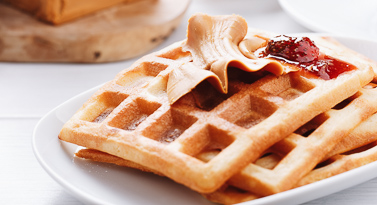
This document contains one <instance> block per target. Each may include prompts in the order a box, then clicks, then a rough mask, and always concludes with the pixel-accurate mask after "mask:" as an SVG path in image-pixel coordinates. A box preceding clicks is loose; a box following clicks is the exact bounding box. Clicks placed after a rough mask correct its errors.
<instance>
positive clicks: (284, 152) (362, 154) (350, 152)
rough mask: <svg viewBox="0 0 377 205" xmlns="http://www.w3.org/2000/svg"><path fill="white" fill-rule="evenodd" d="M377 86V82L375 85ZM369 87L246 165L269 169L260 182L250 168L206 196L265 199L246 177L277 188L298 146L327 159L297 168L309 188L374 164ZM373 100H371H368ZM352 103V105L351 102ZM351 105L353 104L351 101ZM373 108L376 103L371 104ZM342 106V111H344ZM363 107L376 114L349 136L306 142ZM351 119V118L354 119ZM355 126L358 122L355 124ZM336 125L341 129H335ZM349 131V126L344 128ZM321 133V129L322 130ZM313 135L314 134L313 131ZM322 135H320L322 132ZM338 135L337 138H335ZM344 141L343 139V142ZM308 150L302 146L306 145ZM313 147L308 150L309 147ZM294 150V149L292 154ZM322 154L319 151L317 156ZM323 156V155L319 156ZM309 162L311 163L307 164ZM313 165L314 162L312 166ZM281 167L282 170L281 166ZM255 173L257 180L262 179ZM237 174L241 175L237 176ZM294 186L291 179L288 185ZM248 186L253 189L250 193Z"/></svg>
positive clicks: (94, 154) (95, 156) (299, 182)
mask: <svg viewBox="0 0 377 205" xmlns="http://www.w3.org/2000/svg"><path fill="white" fill-rule="evenodd" d="M374 87H376V86H375V85H373V88H374ZM369 89H371V88H368V89H362V90H361V91H359V92H358V93H357V94H356V95H354V96H352V97H351V98H349V99H347V100H345V101H344V102H342V103H340V104H339V105H337V106H336V107H334V108H333V109H331V110H330V111H326V112H325V113H322V114H320V115H318V116H317V117H315V118H314V119H313V120H311V121H310V122H308V123H306V124H305V125H304V126H302V127H300V128H299V129H298V130H296V131H295V133H293V134H291V135H289V136H288V137H286V138H284V139H283V140H281V141H280V142H278V143H276V144H275V145H273V146H272V147H271V148H269V149H268V150H267V151H266V152H265V154H264V155H263V156H262V157H260V158H259V159H258V160H256V161H255V162H254V163H253V164H251V165H249V166H248V167H246V168H245V169H244V170H243V171H241V173H242V172H247V171H248V170H246V169H255V170H259V175H260V174H261V173H263V175H264V176H263V177H262V176H259V177H258V176H256V177H258V180H260V181H256V180H255V179H253V178H251V179H250V177H253V175H254V174H255V173H258V172H250V174H249V175H247V176H240V175H237V174H236V175H235V177H233V178H231V179H230V180H229V182H228V183H229V184H228V185H224V186H223V187H222V188H220V189H219V190H217V191H216V192H214V193H210V194H203V195H204V197H206V198H208V199H209V200H211V201H215V202H219V203H223V204H231V203H239V202H244V201H249V200H253V199H257V198H260V197H262V196H264V195H265V194H264V193H262V194H257V193H260V192H259V189H260V187H258V188H255V187H254V188H253V190H254V191H250V188H249V189H247V188H246V189H242V185H240V184H244V183H243V181H248V182H249V183H257V184H258V183H264V184H262V185H259V186H262V187H263V186H267V185H271V183H270V184H268V182H265V181H263V180H264V179H266V178H269V179H271V178H272V179H273V178H274V177H275V179H273V182H272V186H277V184H278V183H279V181H281V180H282V179H283V178H284V177H287V176H288V174H287V173H289V172H280V171H281V170H279V169H282V167H286V166H290V167H292V165H293V163H290V164H284V165H282V164H283V163H281V164H280V165H279V166H280V168H277V165H278V164H279V163H280V162H281V161H282V159H284V158H285V157H287V158H289V157H292V155H293V154H290V155H291V156H288V153H291V152H292V150H294V149H295V148H296V147H299V146H305V145H306V146H307V145H310V146H311V148H312V149H320V150H323V153H322V156H325V157H323V158H322V159H321V160H319V159H318V160H317V161H311V163H312V164H314V165H315V167H314V168H311V167H307V169H308V170H310V172H309V173H308V174H305V172H304V170H303V169H297V168H295V169H296V171H297V170H299V172H300V174H301V175H303V177H301V176H300V174H297V173H294V177H292V176H291V178H290V180H289V181H290V183H291V185H292V184H293V185H292V187H291V188H294V187H298V186H303V185H306V184H310V183H313V182H316V181H319V180H322V179H325V178H329V177H331V176H334V175H337V174H340V173H343V172H346V171H348V170H352V169H354V168H357V167H360V166H362V165H365V164H368V163H370V162H373V161H376V160H377V128H376V127H375V126H374V125H375V123H377V113H375V112H376V110H377V106H375V105H376V103H377V97H376V96H377V90H375V88H374V89H373V90H369ZM366 99H368V100H366ZM350 102H352V103H350ZM348 104H350V105H348ZM346 105H348V106H347V109H344V108H345V106H346ZM371 106H372V107H371ZM340 108H342V109H340ZM357 109H361V110H360V111H359V112H357V113H355V115H356V116H357V117H358V116H362V118H365V117H367V116H368V115H370V113H374V114H373V115H372V116H370V117H369V118H367V119H366V120H363V119H362V118H360V121H362V122H361V123H360V124H358V123H357V121H356V123H355V124H358V126H357V127H356V128H355V129H352V131H351V132H350V133H349V134H348V135H347V136H343V135H344V134H345V132H344V134H340V135H338V134H336V135H335V136H331V135H329V136H331V138H332V140H331V142H329V141H323V137H324V136H323V135H322V136H321V138H322V139H321V140H318V139H316V141H317V142H316V143H315V144H313V143H310V142H309V143H308V142H305V141H308V140H309V138H311V139H310V140H314V139H315V137H316V135H315V133H314V131H315V130H317V129H318V128H319V127H320V125H322V124H324V122H325V121H326V123H329V122H330V123H331V121H330V120H329V119H330V118H332V122H334V119H336V121H335V122H337V124H339V122H341V120H339V117H341V118H342V120H343V121H347V120H348V121H351V120H353V119H355V116H354V115H348V113H349V112H350V110H357ZM340 110H342V111H340ZM364 112H367V113H368V114H366V115H360V113H364ZM344 113H346V116H344ZM350 119H351V120H350ZM331 126H334V127H336V125H333V123H331ZM351 127H352V126H351ZM335 129H336V128H335ZM343 129H346V128H345V127H343ZM316 132H317V133H318V132H319V131H316ZM309 133H311V134H309ZM317 137H318V135H317ZM334 137H335V138H338V140H336V139H335V138H334ZM339 139H340V140H339ZM318 141H323V142H322V143H325V145H326V149H327V150H330V151H325V150H326V149H324V148H320V147H318V145H316V144H319V143H318ZM336 141H338V143H336V145H335V146H333V145H331V143H335V142H336ZM301 149H302V148H301ZM306 150H307V149H306ZM305 152H306V151H303V152H301V153H300V156H301V155H304V154H305ZM292 153H293V152H292ZM216 154H217V153H216V151H214V152H207V153H203V154H201V155H199V156H198V158H199V159H201V160H203V161H209V160H211V159H212V158H213V157H214V156H216ZM76 155H77V156H78V157H81V158H85V159H90V160H94V161H99V162H107V163H115V164H118V165H120V166H126V167H132V168H136V169H140V170H142V171H145V172H152V173H155V174H158V175H161V173H158V172H156V171H154V170H151V169H148V168H146V167H142V166H140V165H137V164H136V165H135V164H134V163H132V162H130V161H127V160H124V159H122V158H117V157H115V156H112V155H109V154H107V153H103V152H99V151H97V150H93V149H81V150H79V151H78V152H77V153H76ZM300 156H298V157H297V156H294V157H295V158H300ZM317 156H318V154H317ZM319 157H320V156H319ZM306 166H308V165H307V164H306ZM312 166H313V165H312ZM275 168H276V169H275ZM271 170H274V172H275V173H272V171H271ZM256 177H255V178H256ZM234 178H236V179H234ZM237 178H240V179H238V180H241V182H238V181H237ZM286 184H288V183H286ZM246 190H248V191H246Z"/></svg>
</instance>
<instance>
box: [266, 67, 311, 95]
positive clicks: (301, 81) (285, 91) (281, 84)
mask: <svg viewBox="0 0 377 205" xmlns="http://www.w3.org/2000/svg"><path fill="white" fill-rule="evenodd" d="M312 88H314V85H313V84H312V83H310V82H309V81H308V80H307V79H305V78H304V77H302V76H300V75H299V74H296V73H290V74H288V75H283V76H279V77H276V78H275V79H273V80H272V81H270V82H268V83H266V84H264V85H263V86H261V89H262V90H264V91H265V92H267V93H270V94H272V95H276V96H279V97H281V98H283V99H285V100H293V99H295V98H297V97H299V96H301V95H302V94H303V93H305V92H307V91H309V90H311V89H312Z"/></svg>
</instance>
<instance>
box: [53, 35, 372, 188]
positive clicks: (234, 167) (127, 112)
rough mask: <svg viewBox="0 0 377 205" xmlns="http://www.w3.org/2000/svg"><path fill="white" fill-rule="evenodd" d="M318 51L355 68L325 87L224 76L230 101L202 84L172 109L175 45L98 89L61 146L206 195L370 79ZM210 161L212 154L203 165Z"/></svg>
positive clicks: (285, 78) (296, 79) (294, 78)
mask: <svg viewBox="0 0 377 205" xmlns="http://www.w3.org/2000/svg"><path fill="white" fill-rule="evenodd" d="M319 42H322V43H323V44H322V47H321V45H320V44H319V46H320V48H323V51H325V52H326V51H329V53H328V54H329V55H330V54H331V55H332V56H333V57H335V58H340V59H342V58H343V59H344V58H345V59H347V58H348V57H349V56H350V55H351V56H353V58H352V60H350V61H349V62H350V63H352V64H354V65H355V66H356V67H357V69H356V70H353V71H350V72H346V73H343V74H341V75H340V76H338V77H337V78H334V79H331V80H322V79H319V78H312V77H309V78H308V77H304V76H302V75H300V73H299V72H294V73H289V74H285V75H282V76H278V77H276V76H274V75H271V74H266V73H265V72H262V71H260V72H259V71H258V72H256V73H247V72H244V71H241V70H238V69H229V71H228V75H229V76H228V77H229V85H228V86H229V88H228V93H227V94H219V93H218V92H217V91H216V90H215V89H214V88H213V87H212V86H210V85H209V84H208V83H207V81H204V82H203V83H201V84H199V85H198V86H197V87H196V88H195V89H194V90H193V91H192V92H190V93H188V94H186V95H185V96H183V97H182V98H181V99H179V100H178V101H177V102H175V103H174V104H173V105H171V104H170V103H169V100H168V96H167V93H166V88H167V83H168V82H167V81H168V77H169V74H170V73H171V72H172V70H173V69H175V68H177V67H180V66H181V65H182V64H184V63H188V62H190V61H192V60H193V58H192V56H191V54H190V53H189V52H183V51H182V48H181V46H182V42H181V43H177V44H174V45H172V46H170V47H168V48H166V49H164V50H162V51H160V52H156V53H153V54H150V55H148V56H145V57H143V58H142V59H140V60H138V61H137V62H136V63H135V64H133V65H132V66H131V68H129V69H126V70H124V71H122V72H121V73H119V74H118V75H117V76H116V77H115V79H114V80H112V81H111V82H109V83H107V84H106V85H104V86H103V87H102V88H101V89H100V90H99V91H98V92H96V93H95V94H94V95H93V96H92V97H91V98H90V99H89V100H88V101H87V102H86V103H85V104H84V105H83V107H82V108H81V109H80V110H79V111H78V112H77V113H76V114H75V115H74V116H73V117H72V118H71V119H70V120H69V121H68V122H67V123H66V124H65V125H64V127H63V129H62V130H61V132H60V134H59V138H60V139H61V140H64V141H67V142H72V143H75V144H78V145H80V146H84V147H87V148H91V149H95V150H99V151H102V152H106V153H109V154H111V155H114V156H117V157H120V158H123V159H126V160H129V161H131V162H133V163H136V164H139V165H141V166H143V167H146V168H148V169H151V170H155V171H157V172H158V173H161V174H163V175H165V176H167V177H169V178H171V179H173V180H174V181H177V182H178V183H182V184H184V185H186V186H188V187H189V188H191V189H193V190H196V191H198V192H201V193H210V192H213V191H215V190H217V189H219V188H220V187H221V186H222V185H223V184H224V183H225V182H226V181H227V180H228V179H230V178H231V177H232V176H234V175H235V174H237V173H239V172H240V171H241V170H242V169H243V168H245V167H246V166H247V165H248V164H250V162H253V161H255V160H257V159H258V158H259V157H260V156H261V155H262V154H263V153H264V152H265V150H266V149H267V148H269V147H271V146H272V145H274V144H275V143H277V142H279V141H281V140H282V139H284V138H285V137H287V136H288V135H290V134H291V133H293V132H294V131H295V130H297V129H298V128H300V127H301V126H303V125H304V124H305V123H307V122H309V121H310V120H312V119H313V118H314V117H315V116H317V115H319V114H320V113H323V112H325V111H327V110H329V109H330V108H332V107H334V106H335V105H336V104H338V103H339V102H341V101H343V100H344V99H346V98H348V97H350V96H351V95H353V94H355V93H356V92H357V91H358V90H360V88H361V87H362V86H364V85H366V84H367V83H368V82H370V81H371V80H372V78H373V71H372V69H371V66H370V65H369V62H366V61H365V60H364V58H360V57H359V56H357V55H355V56H354V55H353V54H354V53H353V52H350V51H349V50H345V49H344V48H343V47H338V45H337V44H333V43H331V42H330V41H327V40H324V39H322V40H319ZM339 48H341V49H340V52H338V51H339ZM331 51H337V52H331ZM283 66H285V65H284V64H283ZM353 126H355V125H354V124H350V125H349V126H347V127H346V128H340V129H341V130H343V129H344V131H349V129H351V127H353ZM334 132H335V131H334ZM331 133H333V131H331ZM214 151H215V152H214ZM207 153H217V154H216V156H214V157H212V158H211V159H210V160H209V161H205V160H200V157H199V156H202V155H206V154H207ZM232 180H233V178H232ZM289 186H291V185H288V187H289ZM285 188H286V187H284V188H283V189H285Z"/></svg>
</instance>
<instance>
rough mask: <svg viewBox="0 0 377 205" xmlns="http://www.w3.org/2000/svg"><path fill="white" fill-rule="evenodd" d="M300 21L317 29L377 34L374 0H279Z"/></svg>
mask: <svg viewBox="0 0 377 205" xmlns="http://www.w3.org/2000/svg"><path fill="white" fill-rule="evenodd" d="M279 3H280V5H281V6H282V8H283V9H284V10H285V11H286V12H287V13H288V14H290V15H291V16H292V17H293V18H294V19H295V20H296V21H297V22H298V23H300V24H301V25H303V26H304V27H307V28H309V29H311V30H313V31H316V32H326V33H333V34H340V35H348V36H353V37H360V38H366V39H371V40H373V39H376V37H377V12H376V8H377V1H375V0H357V1H355V0H330V1H329V0H315V1H313V0H279Z"/></svg>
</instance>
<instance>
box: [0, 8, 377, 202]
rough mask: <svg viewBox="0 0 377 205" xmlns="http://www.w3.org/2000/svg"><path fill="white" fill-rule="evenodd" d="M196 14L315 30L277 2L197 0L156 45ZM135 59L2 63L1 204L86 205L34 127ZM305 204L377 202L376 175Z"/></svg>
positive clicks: (180, 33)
mask: <svg viewBox="0 0 377 205" xmlns="http://www.w3.org/2000/svg"><path fill="white" fill-rule="evenodd" d="M196 12H205V13H208V14H213V15H214V14H233V13H234V14H240V15H242V16H243V17H244V18H245V19H246V20H247V22H248V24H249V26H250V27H259V28H262V29H267V30H271V31H274V32H278V33H294V32H310V31H309V30H307V29H306V28H304V27H302V26H300V25H299V24H297V23H295V22H294V21H293V20H292V19H291V18H290V17H289V16H288V15H287V14H286V13H284V11H283V10H282V9H281V7H280V6H279V4H278V2H277V1H276V0H193V2H192V4H191V6H190V8H189V10H188V12H187V13H186V15H185V17H184V20H183V22H182V24H181V26H180V27H179V28H178V29H177V30H176V31H175V32H174V33H173V34H172V36H171V37H170V38H168V39H167V41H166V42H164V43H163V44H162V45H161V46H159V47H158V48H157V49H161V48H163V47H165V46H167V45H169V44H171V43H173V42H175V41H178V40H181V39H183V38H185V35H186V26H187V20H188V18H189V17H190V16H191V15H192V14H193V13H196ZM157 49H156V50H157ZM134 60H135V59H132V60H128V61H123V62H117V63H107V64H91V65H90V64H39V63H0V96H1V100H0V204H55V205H57V204H72V205H76V204H81V202H80V201H78V200H77V199H76V198H74V197H73V196H71V195H70V194H68V193H67V192H66V191H65V190H64V189H63V188H62V187H61V186H60V185H59V184H57V183H56V182H55V181H54V180H53V179H52V178H50V176H49V175H48V174H47V173H46V172H45V171H44V170H43V169H42V167H41V166H40V165H39V163H38V162H37V160H36V158H35V157H34V154H33V151H32V146H31V139H32V132H33V129H34V127H35V125H36V123H37V122H38V121H39V120H40V118H41V117H42V116H43V115H45V114H46V113H47V112H48V111H49V110H51V109H53V108H54V107H56V106H57V105H59V104H61V103H63V102H64V101H66V100H67V99H69V98H71V97H73V96H75V95H77V94H79V93H81V92H83V91H85V90H88V89H90V88H92V87H94V86H96V85H99V84H101V83H103V82H106V81H108V80H111V79H112V78H113V77H114V76H115V74H116V73H118V72H119V71H121V70H122V69H124V68H126V67H128V66H129V65H130V64H131V63H132V62H133V61H134ZM306 204H308V205H315V204H333V205H346V204H350V205H351V204H377V179H374V180H371V181H368V182H366V183H363V184H361V185H358V186H355V187H353V188H350V189H346V190H344V191H341V192H338V193H335V194H332V195H329V196H327V197H324V198H320V199H317V200H314V201H311V202H308V203H306Z"/></svg>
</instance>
